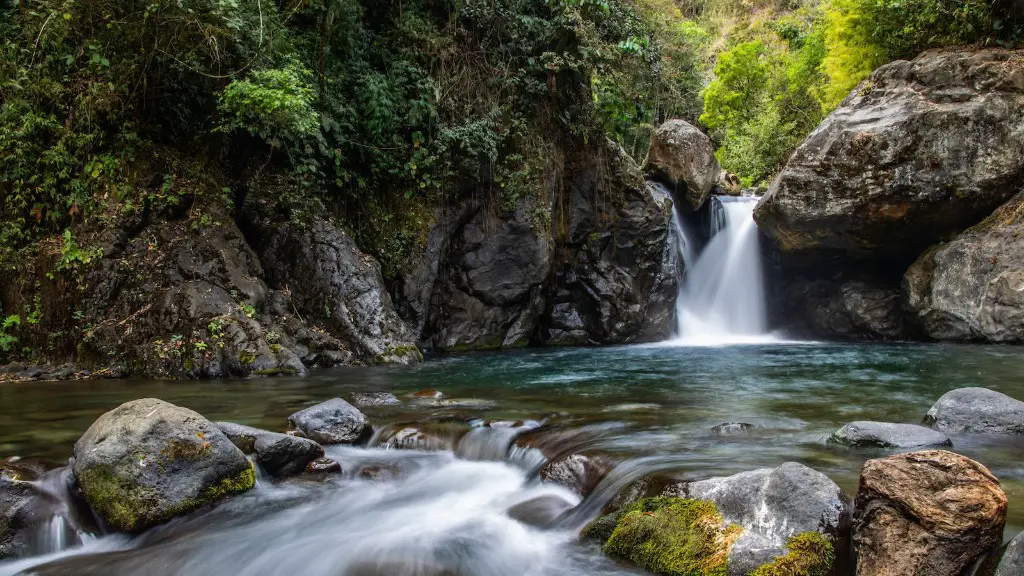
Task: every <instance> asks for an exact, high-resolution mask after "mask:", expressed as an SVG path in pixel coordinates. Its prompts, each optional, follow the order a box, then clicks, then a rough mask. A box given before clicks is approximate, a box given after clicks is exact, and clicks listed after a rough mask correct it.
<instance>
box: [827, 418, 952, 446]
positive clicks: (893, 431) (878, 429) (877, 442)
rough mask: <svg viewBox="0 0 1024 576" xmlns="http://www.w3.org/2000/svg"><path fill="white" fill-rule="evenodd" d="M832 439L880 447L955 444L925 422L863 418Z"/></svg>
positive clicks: (839, 431)
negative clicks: (909, 422) (896, 422)
mask: <svg viewBox="0 0 1024 576" xmlns="http://www.w3.org/2000/svg"><path fill="white" fill-rule="evenodd" d="M828 441H829V442H831V443H834V444H844V445H847V446H857V447H862V446H874V447H878V448H940V447H951V446H952V445H953V441H952V440H950V439H949V437H948V436H946V435H945V434H943V433H941V432H937V431H935V430H932V429H931V428H925V427H924V426H917V425H915V424H893V423H890V422H863V421H862V422H851V423H849V424H847V425H845V426H843V427H842V428H840V429H839V430H837V431H835V432H834V433H833V434H832V436H830V437H829V439H828Z"/></svg>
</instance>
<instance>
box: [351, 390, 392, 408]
mask: <svg viewBox="0 0 1024 576" xmlns="http://www.w3.org/2000/svg"><path fill="white" fill-rule="evenodd" d="M352 403H353V404H355V405H356V406H363V407H372V408H377V407H380V406H397V405H399V404H401V403H402V401H401V400H399V399H398V397H397V396H395V395H394V394H392V393H391V392H355V393H353V394H352Z"/></svg>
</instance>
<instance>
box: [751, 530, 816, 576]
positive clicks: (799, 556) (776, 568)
mask: <svg viewBox="0 0 1024 576" xmlns="http://www.w3.org/2000/svg"><path fill="white" fill-rule="evenodd" d="M786 546H787V548H789V553H787V554H786V555H785V556H779V557H778V558H776V559H775V560H774V561H772V563H771V564H765V565H763V566H761V567H759V568H758V569H757V570H754V571H753V572H751V574H750V576H826V575H827V574H828V573H829V572H830V571H831V570H832V564H833V562H834V561H835V557H836V555H835V550H834V549H833V548H832V543H831V542H829V541H828V538H826V537H825V536H823V535H822V534H819V533H818V532H803V533H801V534H797V535H795V536H792V537H791V538H790V539H789V540H788V541H787V542H786Z"/></svg>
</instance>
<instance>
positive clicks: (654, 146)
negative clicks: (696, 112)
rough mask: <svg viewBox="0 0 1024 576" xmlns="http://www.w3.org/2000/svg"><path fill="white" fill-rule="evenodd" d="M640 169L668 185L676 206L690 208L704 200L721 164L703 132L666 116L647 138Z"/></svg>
mask: <svg viewBox="0 0 1024 576" xmlns="http://www.w3.org/2000/svg"><path fill="white" fill-rule="evenodd" d="M644 171H645V172H646V173H647V174H648V175H650V176H651V177H652V178H654V179H655V180H659V181H661V182H663V183H664V184H665V185H666V186H668V187H669V189H670V190H671V191H672V199H673V200H674V201H675V203H676V205H677V206H678V207H679V209H680V210H682V211H685V212H693V211H695V210H697V209H699V208H700V207H701V206H702V205H703V204H704V200H706V199H707V197H708V194H709V193H710V192H711V187H712V186H714V185H715V183H716V182H718V178H719V175H720V173H721V168H720V167H719V166H718V160H717V159H716V158H715V150H714V147H713V146H712V145H711V140H710V139H709V138H708V137H707V135H705V134H704V133H703V132H701V131H700V130H699V129H697V128H696V127H694V126H693V125H691V124H689V123H687V122H686V121H684V120H669V121H668V122H665V123H664V124H662V125H661V126H659V127H658V129H657V130H656V131H655V132H654V136H653V137H652V138H651V148H650V151H649V152H648V153H647V159H646V160H645V161H644Z"/></svg>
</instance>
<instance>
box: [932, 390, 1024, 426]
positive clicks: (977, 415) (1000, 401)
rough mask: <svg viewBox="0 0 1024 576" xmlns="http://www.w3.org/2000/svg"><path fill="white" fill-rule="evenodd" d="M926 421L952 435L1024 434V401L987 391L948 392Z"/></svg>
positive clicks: (933, 407) (936, 404)
mask: <svg viewBox="0 0 1024 576" xmlns="http://www.w3.org/2000/svg"><path fill="white" fill-rule="evenodd" d="M924 421H925V423H927V424H931V425H932V426H934V427H935V428H937V429H939V430H941V431H943V432H947V433H949V434H964V433H972V434H1024V402H1021V401H1020V400H1017V399H1014V398H1011V397H1009V396H1007V395H1006V394H1002V393H999V392H996V391H995V390H989V389H987V388H958V389H956V390H951V391H949V392H946V393H945V394H943V395H942V397H941V398H939V400H938V402H936V403H935V405H934V406H932V407H931V408H930V409H929V410H928V413H927V414H925V417H924Z"/></svg>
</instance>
